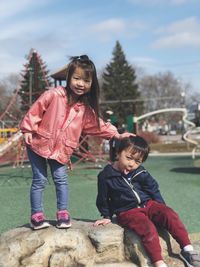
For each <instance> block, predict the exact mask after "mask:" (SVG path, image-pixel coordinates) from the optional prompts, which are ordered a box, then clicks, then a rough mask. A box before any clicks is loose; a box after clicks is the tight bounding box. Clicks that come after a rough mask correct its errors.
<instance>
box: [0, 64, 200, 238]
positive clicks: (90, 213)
mask: <svg viewBox="0 0 200 267" xmlns="http://www.w3.org/2000/svg"><path fill="white" fill-rule="evenodd" d="M26 71H27V73H28V74H31V75H30V77H29V76H28V77H29V78H31V79H30V80H31V81H32V78H34V77H32V73H29V71H28V69H27V70H26ZM36 74H37V73H36ZM36 74H35V76H37V75H36ZM33 80H34V79H33ZM60 82H61V81H60ZM29 87H30V88H29V89H31V90H29V92H27V99H28V100H29V101H28V102H27V99H25V100H26V101H25V100H24V103H23V104H24V105H25V104H26V105H28V103H29V104H30V105H31V103H32V101H33V98H32V97H33V94H32V83H31V82H30V83H29ZM37 93H38V94H39V93H40V92H37ZM19 97H20V86H18V87H17V89H16V90H15V91H14V93H13V96H12V98H11V99H10V102H9V103H8V105H7V107H6V109H5V110H4V112H3V113H2V114H0V213H1V223H0V233H2V232H5V231H7V230H9V229H11V228H13V227H18V226H20V225H24V224H27V223H29V217H30V214H29V213H30V204H29V190H30V184H31V176H32V174H31V168H30V166H29V162H28V159H27V155H26V150H25V147H24V144H23V136H22V133H21V132H20V131H19V129H18V125H19V121H20V120H21V118H22V117H23V115H24V114H22V113H20V111H17V110H16V103H17V102H18V101H19ZM21 97H22V96H21ZM169 112H173V113H179V114H181V116H182V119H181V120H180V121H181V125H184V130H185V131H184V133H182V135H179V136H178V137H177V136H176V137H177V140H176V141H175V142H172V143H170V142H169V141H168V142H166V143H165V148H166V152H167V153H168V152H169V151H167V149H168V148H170V149H172V150H173V152H178V154H175V153H174V154H169V153H168V154H165V155H163V152H162V151H161V150H160V149H159V147H158V146H156V145H157V144H151V145H152V153H151V155H150V157H149V159H148V161H147V162H145V164H144V165H145V166H146V167H147V169H148V170H149V172H150V173H151V174H152V175H153V176H154V177H155V178H156V180H158V182H159V183H160V189H161V192H162V194H163V196H164V198H165V200H166V203H167V204H169V205H170V206H171V207H172V208H174V209H175V210H176V211H177V212H178V213H179V214H180V217H181V218H182V220H183V222H184V223H185V225H186V226H187V228H188V231H189V232H190V233H195V232H199V229H200V214H199V212H198V209H197V208H196V207H198V204H199V187H200V179H199V173H200V159H199V157H200V156H199V148H200V139H199V138H198V137H199V133H200V127H196V125H195V123H194V122H192V121H190V120H189V119H188V110H187V109H186V108H176V107H175V108H170V109H169V108H168V109H161V110H155V111H152V112H150V113H147V114H142V115H140V116H138V117H136V116H132V115H130V116H129V119H130V120H129V122H130V125H129V126H130V127H127V129H126V130H127V131H129V132H133V131H134V130H136V131H134V132H137V127H138V125H139V123H140V122H143V121H144V120H145V119H146V118H148V117H152V116H154V115H156V114H160V113H169ZM16 115H17V116H16ZM128 128H131V130H130V129H128ZM137 133H138V132H137ZM147 141H148V140H147ZM179 143H180V144H181V145H182V147H181V146H178V148H177V149H176V150H175V151H174V149H175V147H176V146H177V144H179ZM186 144H187V145H186ZM108 145H109V144H108V143H106V141H105V140H99V139H95V138H91V137H89V136H85V135H82V136H81V139H80V140H79V145H78V147H77V148H76V149H75V151H74V154H73V157H72V163H73V164H72V165H73V170H72V171H70V174H69V188H70V206H69V210H70V212H71V214H72V217H73V218H79V219H83V220H95V219H97V218H99V213H98V211H97V209H96V205H95V201H96V190H97V175H98V173H99V171H100V170H101V169H102V168H103V166H104V165H105V164H107V163H108V161H109V158H110V157H109V153H108ZM186 146H188V147H189V146H190V149H186V150H187V154H185V153H183V152H185V150H184V149H185V147H186ZM180 147H181V149H180ZM182 148H183V149H182ZM180 152H181V153H180ZM44 197H45V201H44V205H45V206H44V209H45V215H46V217H47V218H48V219H51V220H53V219H55V213H56V207H55V203H56V201H55V187H54V184H53V182H52V179H51V176H50V175H49V182H48V185H47V189H46V190H45V196H44Z"/></svg>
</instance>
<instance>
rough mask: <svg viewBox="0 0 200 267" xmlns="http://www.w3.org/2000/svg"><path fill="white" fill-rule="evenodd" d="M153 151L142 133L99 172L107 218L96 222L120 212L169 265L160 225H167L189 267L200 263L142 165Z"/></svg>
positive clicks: (100, 202) (154, 256)
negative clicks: (164, 254)
mask: <svg viewBox="0 0 200 267" xmlns="http://www.w3.org/2000/svg"><path fill="white" fill-rule="evenodd" d="M148 154H149V146H148V144H147V142H146V141H145V140H144V139H143V138H142V137H140V136H130V137H127V138H124V139H122V140H121V143H120V145H119V148H118V154H117V160H116V161H115V162H114V163H113V164H112V165H111V164H108V165H107V166H106V167H105V168H104V169H103V170H102V171H101V172H100V173H99V175H98V195H97V201H96V204H97V208H98V210H99V211H100V213H101V215H102V216H103V219H101V220H97V221H96V222H95V223H94V226H97V225H106V224H108V223H110V222H111V218H112V215H113V214H116V216H117V220H118V223H119V224H120V225H121V226H123V227H127V228H129V229H131V230H133V231H135V232H136V233H137V234H138V235H139V236H140V238H141V242H142V244H143V246H144V248H145V250H146V252H147V254H148V256H149V258H150V259H151V261H152V263H153V266H154V267H167V265H166V263H165V262H164V261H163V258H162V255H161V246H160V243H159V235H158V232H157V229H156V227H157V226H158V227H162V228H164V229H166V230H167V231H168V232H169V233H170V234H171V235H172V237H173V238H174V239H175V240H176V241H177V242H178V244H179V245H180V248H181V252H180V257H181V258H182V259H183V261H184V262H185V263H186V265H187V266H188V267H190V266H193V267H200V256H199V255H198V253H197V252H196V251H194V249H193V246H192V245H191V242H190V240H189V237H188V232H187V230H186V228H185V226H184V225H183V223H182V221H181V220H180V218H179V216H178V214H177V213H175V211H174V210H172V209H171V208H170V207H168V206H167V205H166V204H165V202H164V200H163V198H162V196H161V193H160V190H159V186H158V183H157V182H156V180H155V179H154V178H153V177H152V176H151V175H150V174H149V172H148V171H147V170H146V169H145V168H144V167H143V166H142V163H143V162H144V161H145V160H146V159H147V157H148Z"/></svg>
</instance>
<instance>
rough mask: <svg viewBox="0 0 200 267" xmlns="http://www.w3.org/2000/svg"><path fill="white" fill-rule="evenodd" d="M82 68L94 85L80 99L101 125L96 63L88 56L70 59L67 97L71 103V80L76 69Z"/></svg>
mask: <svg viewBox="0 0 200 267" xmlns="http://www.w3.org/2000/svg"><path fill="white" fill-rule="evenodd" d="M78 67H80V68H81V69H83V70H84V72H85V75H86V77H88V78H92V84H91V89H90V91H89V92H88V93H86V94H84V95H82V96H80V97H79V101H80V102H83V103H84V104H86V105H88V106H90V107H91V108H92V109H93V110H94V112H95V114H96V119H97V122H98V125H99V116H100V112H99V92H100V90H99V82H98V79H97V72H96V68H95V65H94V63H93V62H92V61H91V60H90V59H89V57H88V56H87V55H82V56H75V57H71V58H70V63H69V64H68V67H67V75H66V82H67V84H66V92H67V97H68V101H69V103H70V102H71V99H72V97H71V96H72V91H71V89H70V80H71V77H72V75H73V73H74V71H75V70H76V68H78Z"/></svg>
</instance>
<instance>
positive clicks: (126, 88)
mask: <svg viewBox="0 0 200 267" xmlns="http://www.w3.org/2000/svg"><path fill="white" fill-rule="evenodd" d="M112 55H113V58H112V59H111V62H110V63H109V64H107V66H106V68H105V71H104V72H103V75H102V79H103V83H102V87H101V89H102V95H103V99H104V100H105V103H104V105H102V111H103V114H104V116H106V110H108V109H110V110H111V111H112V112H113V115H114V116H113V117H115V120H117V123H116V124H118V126H120V127H121V126H122V124H126V122H127V117H128V116H131V115H133V114H136V113H137V112H138V107H137V104H136V102H131V100H135V99H136V98H138V97H139V96H140V93H139V91H138V85H137V84H136V74H135V70H134V69H133V67H132V66H131V65H129V63H128V62H127V60H126V57H125V54H124V52H123V50H122V47H121V45H120V43H119V41H117V42H116V46H115V48H114V50H113V53H112ZM106 101H111V102H110V103H108V104H106ZM112 101H113V102H112ZM140 106H141V103H140Z"/></svg>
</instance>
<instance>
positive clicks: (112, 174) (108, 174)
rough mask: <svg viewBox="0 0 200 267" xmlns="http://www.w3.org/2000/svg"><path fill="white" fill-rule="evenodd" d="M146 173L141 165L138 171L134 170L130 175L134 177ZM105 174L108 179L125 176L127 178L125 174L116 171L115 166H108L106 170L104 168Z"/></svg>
mask: <svg viewBox="0 0 200 267" xmlns="http://www.w3.org/2000/svg"><path fill="white" fill-rule="evenodd" d="M143 171H144V172H146V170H145V168H144V167H143V166H142V165H140V166H139V167H138V168H137V169H135V170H133V171H132V172H130V173H129V175H131V176H132V177H133V176H135V175H137V174H139V173H141V172H143ZM104 172H105V176H106V177H107V178H112V177H116V176H120V177H121V176H123V177H126V175H125V174H124V173H123V174H122V173H121V172H120V171H118V170H116V169H114V168H113V166H112V165H111V164H108V165H107V166H106V167H105V168H104Z"/></svg>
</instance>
